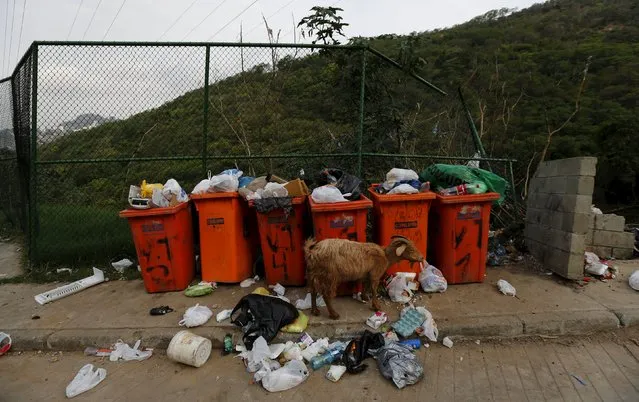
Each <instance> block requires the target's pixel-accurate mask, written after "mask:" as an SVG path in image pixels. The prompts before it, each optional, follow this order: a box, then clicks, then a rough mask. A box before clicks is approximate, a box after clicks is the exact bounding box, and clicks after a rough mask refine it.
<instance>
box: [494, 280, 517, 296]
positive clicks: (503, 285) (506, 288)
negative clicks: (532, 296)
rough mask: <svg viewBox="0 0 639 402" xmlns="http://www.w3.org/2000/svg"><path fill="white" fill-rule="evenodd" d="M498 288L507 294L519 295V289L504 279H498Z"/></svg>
mask: <svg viewBox="0 0 639 402" xmlns="http://www.w3.org/2000/svg"><path fill="white" fill-rule="evenodd" d="M497 288H498V289H499V291H500V292H501V293H503V294H505V295H506V296H517V290H515V287H514V286H513V285H511V284H510V283H508V282H507V281H505V280H503V279H500V280H498V281H497Z"/></svg>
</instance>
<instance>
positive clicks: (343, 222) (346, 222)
mask: <svg viewBox="0 0 639 402" xmlns="http://www.w3.org/2000/svg"><path fill="white" fill-rule="evenodd" d="M330 226H331V228H350V227H353V226H355V218H354V217H353V215H342V216H341V217H337V218H335V219H333V220H332V221H331V222H330Z"/></svg>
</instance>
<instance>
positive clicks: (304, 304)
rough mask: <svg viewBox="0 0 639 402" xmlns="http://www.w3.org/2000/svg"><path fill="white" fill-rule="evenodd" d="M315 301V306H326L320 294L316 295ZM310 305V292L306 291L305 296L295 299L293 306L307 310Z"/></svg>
mask: <svg viewBox="0 0 639 402" xmlns="http://www.w3.org/2000/svg"><path fill="white" fill-rule="evenodd" d="M315 303H316V304H317V307H326V302H324V298H323V297H322V296H320V295H317V297H316V298H315ZM311 307H312V305H311V294H310V293H307V294H306V297H305V298H303V299H297V301H296V302H295V308H296V309H298V310H308V309H309V308H311Z"/></svg>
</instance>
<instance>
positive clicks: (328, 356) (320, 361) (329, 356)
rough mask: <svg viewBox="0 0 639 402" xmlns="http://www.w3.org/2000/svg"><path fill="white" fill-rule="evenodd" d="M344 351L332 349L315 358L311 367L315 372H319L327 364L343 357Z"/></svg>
mask: <svg viewBox="0 0 639 402" xmlns="http://www.w3.org/2000/svg"><path fill="white" fill-rule="evenodd" d="M342 353H343V352H342V351H341V350H339V349H332V350H330V351H328V352H326V353H324V354H323V355H321V356H315V357H313V358H312V359H311V367H312V368H313V370H317V369H319V368H321V367H323V366H326V365H327V364H331V363H333V362H334V361H335V360H337V359H339V358H340V357H341V356H342Z"/></svg>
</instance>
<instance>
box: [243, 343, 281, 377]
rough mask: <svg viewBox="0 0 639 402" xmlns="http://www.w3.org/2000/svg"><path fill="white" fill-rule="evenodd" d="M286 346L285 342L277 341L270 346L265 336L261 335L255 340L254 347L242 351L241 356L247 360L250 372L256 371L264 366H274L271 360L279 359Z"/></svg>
mask: <svg viewBox="0 0 639 402" xmlns="http://www.w3.org/2000/svg"><path fill="white" fill-rule="evenodd" d="M285 348H286V345H285V344H283V343H275V344H273V345H271V346H269V345H268V343H266V340H265V339H264V337H262V336H260V337H259V338H257V339H256V340H255V342H253V349H251V350H249V351H246V352H242V353H240V355H239V356H240V357H242V358H244V359H246V360H247V365H246V368H247V370H248V371H249V373H255V372H257V371H259V370H261V369H262V368H263V367H264V366H268V367H269V369H270V368H273V367H272V365H271V362H270V361H271V360H274V359H277V358H278V356H279V355H280V354H282V352H283V351H284V349H285ZM264 363H268V364H264ZM276 368H277V367H276Z"/></svg>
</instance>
